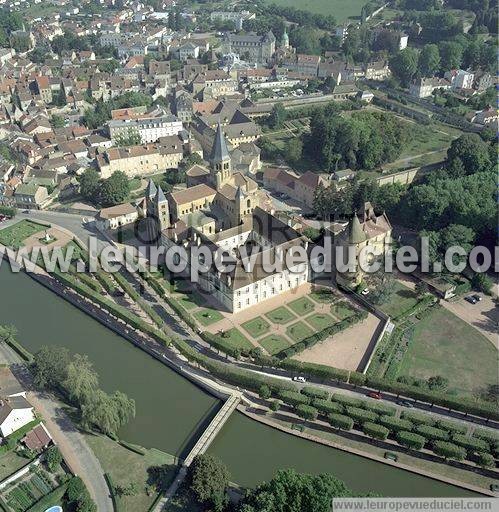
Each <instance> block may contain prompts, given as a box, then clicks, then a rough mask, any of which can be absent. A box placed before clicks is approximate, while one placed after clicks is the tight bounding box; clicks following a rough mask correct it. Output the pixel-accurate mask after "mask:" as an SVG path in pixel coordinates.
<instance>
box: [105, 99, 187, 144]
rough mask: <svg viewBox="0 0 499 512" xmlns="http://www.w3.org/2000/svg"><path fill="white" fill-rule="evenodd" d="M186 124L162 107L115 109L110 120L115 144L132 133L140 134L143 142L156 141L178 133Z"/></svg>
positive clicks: (110, 128) (109, 123) (110, 135)
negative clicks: (149, 109)
mask: <svg viewBox="0 0 499 512" xmlns="http://www.w3.org/2000/svg"><path fill="white" fill-rule="evenodd" d="M183 129H184V126H183V124H182V121H180V120H179V119H178V118H177V117H175V116H174V115H172V114H168V113H166V112H165V111H164V110H162V109H155V110H153V111H144V110H143V109H141V108H140V107H139V108H137V109H121V110H119V111H116V110H115V111H113V119H112V120H111V121H109V122H108V131H109V137H110V138H111V140H112V141H113V143H114V144H116V143H119V142H120V140H123V139H126V138H127V137H130V136H132V135H135V134H138V135H140V139H141V142H142V143H143V144H149V143H151V142H156V141H157V140H158V139H160V138H161V137H170V136H172V135H178V134H179V133H180V132H181V131H182V130H183Z"/></svg>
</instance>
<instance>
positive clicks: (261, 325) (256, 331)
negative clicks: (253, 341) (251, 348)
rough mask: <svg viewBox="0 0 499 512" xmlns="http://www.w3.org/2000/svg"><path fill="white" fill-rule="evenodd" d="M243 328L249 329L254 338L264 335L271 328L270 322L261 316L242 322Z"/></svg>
mask: <svg viewBox="0 0 499 512" xmlns="http://www.w3.org/2000/svg"><path fill="white" fill-rule="evenodd" d="M242 328H243V329H244V330H245V331H247V332H248V333H249V334H250V335H251V336H252V337H253V338H258V337H259V336H263V335H264V334H265V333H266V332H268V331H269V329H270V324H269V323H268V322H267V321H266V320H265V319H264V318H262V317H261V316H259V317H257V318H253V320H250V321H249V322H245V323H244V324H242Z"/></svg>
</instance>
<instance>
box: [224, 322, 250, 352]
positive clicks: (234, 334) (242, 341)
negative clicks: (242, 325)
mask: <svg viewBox="0 0 499 512" xmlns="http://www.w3.org/2000/svg"><path fill="white" fill-rule="evenodd" d="M223 340H224V341H225V342H226V343H230V344H231V345H232V346H233V347H234V348H243V349H247V350H251V349H252V348H253V345H252V344H251V343H250V342H249V341H248V338H246V336H244V335H243V334H242V333H241V332H240V331H239V330H238V329H236V328H235V327H234V328H233V329H231V330H230V331H226V332H225V333H224V336H223Z"/></svg>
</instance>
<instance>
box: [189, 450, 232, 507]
mask: <svg viewBox="0 0 499 512" xmlns="http://www.w3.org/2000/svg"><path fill="white" fill-rule="evenodd" d="M188 477H189V480H190V488H191V490H192V492H193V493H194V496H195V497H196V500H197V501H199V502H200V503H202V504H205V505H210V506H213V508H214V509H215V510H216V511H221V510H223V508H224V506H225V504H226V502H227V487H228V485H229V480H230V475H229V471H228V469H227V467H226V466H225V465H224V464H223V463H222V462H221V461H219V460H218V459H216V458H215V457H213V456H212V455H207V454H202V455H197V456H196V457H195V458H194V460H193V462H192V464H191V466H190V468H189V474H188Z"/></svg>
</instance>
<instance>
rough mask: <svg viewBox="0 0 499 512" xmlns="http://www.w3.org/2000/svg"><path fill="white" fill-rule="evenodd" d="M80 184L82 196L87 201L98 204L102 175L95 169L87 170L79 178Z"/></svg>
mask: <svg viewBox="0 0 499 512" xmlns="http://www.w3.org/2000/svg"><path fill="white" fill-rule="evenodd" d="M78 181H79V183H80V194H81V195H82V197H83V198H84V199H86V200H87V201H92V202H97V201H98V200H99V188H100V183H99V182H100V174H99V172H98V171H97V170H95V169H85V171H84V172H83V174H82V175H81V176H80V177H79V178H78Z"/></svg>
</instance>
